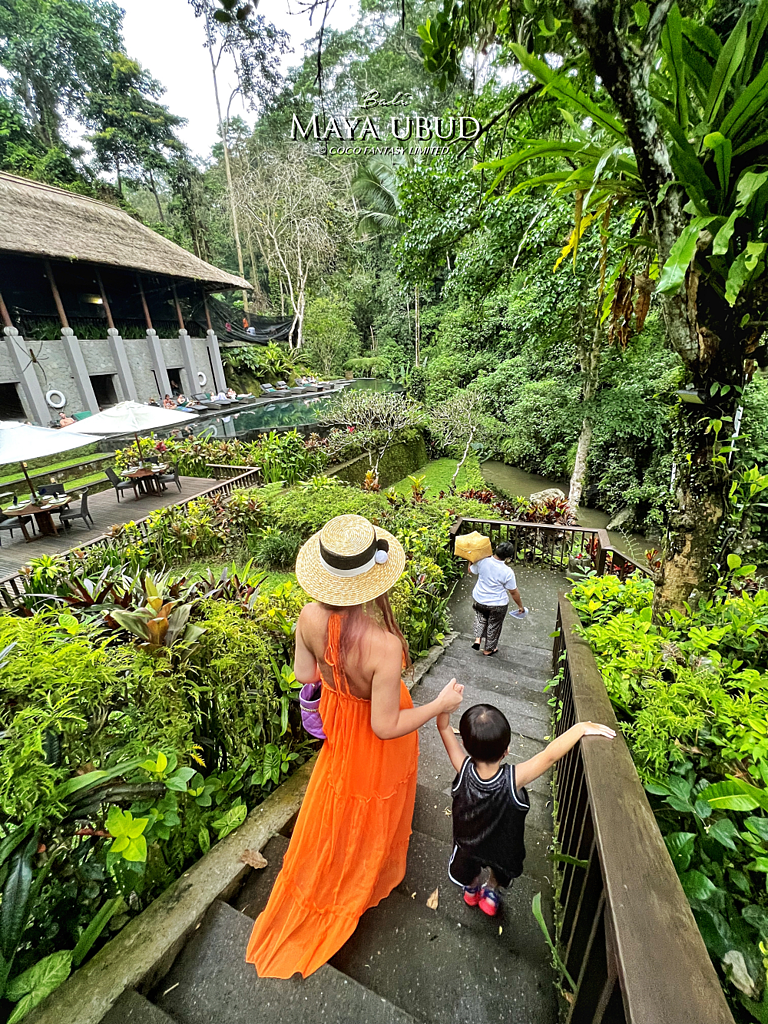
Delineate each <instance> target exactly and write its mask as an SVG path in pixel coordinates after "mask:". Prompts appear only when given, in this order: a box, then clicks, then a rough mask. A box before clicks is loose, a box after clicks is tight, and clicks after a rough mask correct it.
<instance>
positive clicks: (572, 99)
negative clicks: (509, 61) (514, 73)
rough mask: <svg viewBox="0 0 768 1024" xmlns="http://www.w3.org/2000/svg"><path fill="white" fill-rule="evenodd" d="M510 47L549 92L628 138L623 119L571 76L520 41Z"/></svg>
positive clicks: (596, 121) (611, 131)
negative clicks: (599, 103) (540, 58)
mask: <svg viewBox="0 0 768 1024" xmlns="http://www.w3.org/2000/svg"><path fill="white" fill-rule="evenodd" d="M510 49H511V50H512V52H513V53H514V55H515V57H517V60H518V62H519V63H520V65H521V67H523V68H524V69H525V70H526V71H527V72H528V73H529V74H531V75H533V77H534V78H535V79H536V80H537V81H538V82H541V83H542V85H545V86H546V91H547V92H549V93H550V94H551V95H553V96H557V97H559V98H560V99H562V100H565V101H566V103H567V105H568V106H569V107H571V108H574V107H575V108H576V109H577V110H579V111H580V112H581V113H582V114H583V115H584V116H585V117H589V118H591V119H592V121H593V122H594V124H596V125H597V126H598V127H600V128H603V129H604V130H605V131H607V132H610V133H611V135H614V136H615V137H616V138H617V139H625V138H626V132H625V131H624V126H623V125H622V123H621V121H619V120H618V119H617V118H615V117H614V116H613V115H612V114H609V113H608V112H607V111H605V110H603V108H602V107H600V106H598V104H597V103H594V102H593V101H592V100H591V99H590V98H589V97H588V96H587V95H586V94H585V93H583V92H582V91H581V90H580V89H577V88H576V87H575V86H574V84H573V82H572V81H571V80H570V79H569V78H567V77H566V76H565V75H563V74H560V73H558V72H556V71H553V70H552V69H551V68H550V67H549V65H547V64H545V63H544V61H542V60H539V59H538V57H534V56H533V54H531V53H528V51H527V50H526V49H525V47H524V46H520V45H519V44H518V43H511V44H510Z"/></svg>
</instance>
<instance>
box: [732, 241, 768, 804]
mask: <svg viewBox="0 0 768 1024" xmlns="http://www.w3.org/2000/svg"><path fill="white" fill-rule="evenodd" d="M765 249H766V243H765V242H747V247H746V249H745V250H744V252H742V253H739V255H738V256H737V257H736V259H735V260H734V261H733V263H732V264H731V266H730V269H729V270H728V278H727V280H726V282H725V298H726V301H727V302H728V304H729V305H731V306H735V305H736V300H737V299H738V297H739V294H740V293H741V292H742V290H743V289H744V287H745V285H746V284H747V283H748V282H749V280H750V278H751V277H752V275H753V274H754V272H755V271H756V270H757V268H758V266H759V264H760V263H761V262H762V259H763V254H764V253H765ZM747 809H748V808H747Z"/></svg>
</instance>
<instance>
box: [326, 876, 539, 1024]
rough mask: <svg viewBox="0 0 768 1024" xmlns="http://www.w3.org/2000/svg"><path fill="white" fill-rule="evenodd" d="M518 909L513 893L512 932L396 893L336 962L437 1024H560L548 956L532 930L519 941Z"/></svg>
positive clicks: (476, 914) (452, 896)
mask: <svg viewBox="0 0 768 1024" xmlns="http://www.w3.org/2000/svg"><path fill="white" fill-rule="evenodd" d="M447 884H448V885H450V883H447ZM450 888H451V890H453V891H452V892H450V891H449V890H448V889H447V888H441V892H442V893H443V899H444V901H445V902H449V901H450V902H451V905H453V903H454V902H457V901H460V900H461V894H460V891H459V890H458V888H456V887H454V886H452V885H451V886H450ZM527 895H528V894H526V898H527ZM531 898H532V897H531ZM513 905H514V889H513V890H511V895H510V901H509V906H510V914H511V915H513V916H511V917H510V925H509V926H508V929H505V926H504V921H505V920H506V918H488V917H485V915H484V914H483V913H482V911H480V910H478V908H474V911H473V912H472V915H473V916H471V917H470V916H469V911H470V908H467V912H468V916H467V918H466V920H465V921H462V920H458V919H457V918H456V917H454V916H452V915H450V914H446V913H445V912H444V911H443V912H442V913H441V912H440V911H439V907H438V911H434V910H430V909H429V908H428V907H426V905H424V904H420V903H417V902H416V900H413V899H410V898H409V897H408V896H403V895H401V894H400V893H398V892H394V893H392V895H391V896H389V898H388V899H386V900H384V901H383V902H382V903H380V904H379V906H378V907H374V908H373V909H372V910H369V911H368V912H367V913H366V914H364V915H363V917H362V918H361V919H360V923H359V924H358V927H357V930H356V932H355V934H354V936H353V937H352V938H351V939H350V940H349V942H347V943H346V945H345V946H344V947H343V948H342V949H341V950H340V951H339V952H338V953H337V954H336V956H335V957H334V958H333V960H332V961H331V963H332V964H333V966H334V967H336V968H338V969H339V970H342V971H343V972H344V973H345V974H347V975H349V976H350V977H352V978H355V979H356V980H357V981H359V982H360V984H362V985H365V986H366V987H367V988H368V989H371V990H372V991H374V992H376V993H377V994H378V995H380V996H382V997H384V998H385V999H387V1000H388V1001H389V1002H390V1003H394V1004H396V1005H397V1006H401V1007H403V1009H405V1010H406V1011H408V1012H409V1013H411V1014H412V1015H413V1016H414V1017H417V1018H419V1019H421V1020H425V1021H429V1022H430V1024H455V1022H457V1021H460V1022H464V1021H471V1022H472V1024H492V1022H493V1024H496V1022H498V1024H501V1022H503V1024H555V1021H556V1020H557V1010H556V1004H555V994H554V989H553V987H552V983H551V976H552V972H551V966H550V957H549V950H548V948H547V946H546V943H545V942H544V938H543V936H542V935H541V932H539V933H538V938H537V937H536V935H535V934H534V929H533V928H528V927H527V926H526V927H525V929H524V934H521V935H519V936H518V935H516V934H515V922H516V921H518V920H519V921H522V919H523V918H522V913H523V910H522V906H520V908H519V909H520V912H521V915H520V917H519V918H518V914H517V909H518V908H516V909H515V910H514V911H513V910H512V907H513ZM528 907H529V908H530V901H529V902H528ZM456 912H457V914H458V913H460V912H461V908H460V907H459V908H457V911H456ZM534 925H535V922H534ZM499 929H501V933H500V931H499ZM507 930H508V932H510V933H512V934H511V935H510V934H507V935H506V936H505V934H504V932H505V931H507ZM521 931H522V928H521ZM510 943H512V944H513V945H514V947H515V953H514V955H510Z"/></svg>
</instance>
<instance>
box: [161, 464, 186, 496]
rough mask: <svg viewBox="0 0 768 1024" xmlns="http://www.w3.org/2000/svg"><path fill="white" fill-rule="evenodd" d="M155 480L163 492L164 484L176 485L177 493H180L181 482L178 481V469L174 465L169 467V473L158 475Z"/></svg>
mask: <svg viewBox="0 0 768 1024" xmlns="http://www.w3.org/2000/svg"><path fill="white" fill-rule="evenodd" d="M155 479H156V480H157V482H158V483H159V484H161V485H162V487H163V490H165V485H166V484H176V486H177V487H178V488H179V491H181V480H179V467H178V466H177V465H175V464H174V465H172V466H171V471H170V473H160V474H159V476H156V477H155Z"/></svg>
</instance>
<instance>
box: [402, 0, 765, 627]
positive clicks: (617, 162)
mask: <svg viewBox="0 0 768 1024" xmlns="http://www.w3.org/2000/svg"><path fill="white" fill-rule="evenodd" d="M467 6H468V5H466V4H457V5H454V6H453V7H452V8H451V10H450V11H449V12H444V14H443V15H442V17H441V18H439V19H438V20H437V21H436V22H435V23H434V26H433V25H432V23H428V24H427V25H426V26H424V27H423V28H422V29H421V30H420V32H421V35H422V39H423V40H424V51H425V54H426V57H427V60H428V61H431V62H432V65H433V66H434V67H435V68H436V69H437V68H438V67H440V68H441V69H442V73H449V72H451V71H455V70H456V69H457V67H458V65H457V61H458V59H459V57H458V55H459V53H460V47H461V45H462V42H461V41H462V40H464V41H465V42H466V39H467V37H468V36H470V37H471V36H473V35H474V33H475V32H476V31H477V30H478V26H480V25H485V26H490V25H493V23H494V22H495V26H494V27H493V28H492V29H491V31H492V32H493V31H496V32H498V33H500V35H501V36H502V37H504V38H505V40H506V41H508V42H509V47H510V50H511V52H513V53H514V55H515V57H516V58H517V60H518V61H519V62H520V64H521V66H522V67H523V68H524V70H525V71H526V72H527V73H528V75H529V76H530V78H531V80H532V82H533V84H532V86H531V88H530V89H529V90H528V91H527V92H526V93H525V94H523V95H521V97H519V98H518V99H517V100H516V101H513V103H512V105H511V106H510V108H509V109H510V111H514V110H519V109H523V108H524V106H525V103H526V102H527V101H529V100H530V99H531V98H532V97H533V96H535V95H537V94H544V93H545V94H546V95H547V96H548V97H553V98H554V99H555V100H556V101H557V102H558V104H559V106H560V107H561V109H562V110H563V111H564V118H565V121H566V126H567V137H566V138H565V139H563V138H562V137H561V138H547V139H536V138H533V139H525V140H522V141H521V143H520V144H519V145H518V146H516V147H515V149H514V150H513V151H512V152H511V153H510V154H509V155H506V156H502V157H500V158H499V159H498V160H495V161H487V162H486V163H485V165H484V166H485V169H486V170H491V171H494V172H495V173H496V181H495V184H496V185H498V184H500V183H501V182H502V181H503V180H504V179H505V178H506V177H507V176H508V175H509V174H511V173H512V172H514V171H515V170H516V169H517V168H519V167H521V166H523V165H525V164H527V163H528V162H530V161H536V162H538V164H539V166H538V167H537V170H536V173H535V175H534V176H533V177H530V178H528V179H527V180H526V181H525V182H521V183H519V184H517V185H516V186H515V188H516V189H520V188H531V187H535V186H539V185H547V184H554V185H555V187H556V188H557V189H558V190H559V191H564V190H565V191H569V192H573V193H575V195H576V216H575V227H574V229H573V232H572V234H571V238H570V240H569V242H568V244H567V246H566V248H565V251H564V255H566V254H568V253H573V254H574V256H575V254H576V251H577V249H578V245H579V241H580V239H581V237H582V235H583V233H584V231H585V230H586V229H587V228H588V227H589V225H590V224H593V223H594V224H598V225H602V226H603V228H604V230H607V228H608V225H610V223H611V219H612V218H613V217H614V215H615V211H616V210H617V209H618V208H620V207H622V206H625V207H628V208H629V209H634V210H635V211H636V212H635V213H634V214H633V215H632V216H633V217H634V219H635V220H636V228H635V232H634V237H633V238H632V239H631V240H630V245H629V247H628V249H627V253H626V257H625V259H624V261H623V262H622V263H621V264H620V265H619V267H618V268H617V271H616V273H615V275H614V277H615V280H614V282H613V287H612V289H611V291H610V292H609V293H607V297H606V301H607V302H608V304H609V307H610V308H609V310H608V312H609V314H610V317H611V327H610V331H611V332H612V333H613V335H614V337H615V338H616V340H617V341H619V342H621V340H622V339H623V338H625V337H626V336H627V334H628V331H629V328H630V323H631V320H632V317H633V316H639V318H641V319H642V317H643V316H644V314H645V311H646V310H647V308H648V303H649V299H650V293H651V290H652V289H653V283H652V282H653V279H654V277H655V276H656V275H657V274H658V272H659V271H661V274H660V276H659V277H658V281H657V284H656V288H655V290H656V293H657V294H658V296H659V300H660V304H661V308H662V311H663V315H664V320H665V329H666V338H667V342H668V344H669V345H670V347H671V348H672V349H674V351H675V352H676V353H677V354H678V355H679V357H680V359H681V360H682V362H683V365H684V366H685V369H686V383H687V392H686V393H685V394H684V395H683V396H682V397H683V399H684V400H683V402H682V404H681V405H680V408H679V411H678V417H679V420H678V430H677V450H678V455H677V460H676V461H677V472H678V476H677V480H676V488H675V494H676V508H675V509H674V511H673V512H672V513H671V516H670V524H669V526H670V546H669V552H668V555H667V557H666V559H665V562H664V565H663V567H662V571H661V574H660V580H659V584H658V589H657V602H656V606H657V610H658V611H659V612H661V611H663V610H664V609H667V608H670V607H681V606H682V603H683V602H684V601H685V600H686V598H687V597H688V595H689V594H690V591H691V589H693V587H694V586H706V585H708V584H710V583H711V582H712V580H711V579H710V565H711V563H712V561H713V555H714V553H715V549H716V545H717V537H718V534H719V531H720V528H721V525H722V522H723V518H724V515H725V502H726V491H727V486H728V484H727V480H728V464H727V459H726V455H727V453H728V451H729V450H730V448H731V447H732V441H731V438H732V435H733V433H734V426H733V424H734V419H735V413H736V409H737V406H738V405H739V403H740V396H741V394H742V391H743V388H744V385H745V383H746V380H747V379H748V378H749V376H750V374H751V371H752V366H753V362H752V360H753V358H754V355H755V353H756V351H757V349H758V346H759V343H760V336H761V331H762V329H761V328H760V326H759V325H760V324H761V323H762V321H763V319H764V316H763V311H762V307H763V304H764V288H763V286H762V280H763V270H764V266H765V259H764V256H765V249H766V246H767V245H768V241H766V237H765V235H766V229H767V227H768V223H767V222H766V209H767V205H766V202H765V196H766V194H768V171H764V170H763V154H762V147H763V144H764V135H765V127H766V118H768V114H766V109H767V108H766V104H765V103H764V95H763V93H764V90H765V88H766V76H767V75H768V71H767V70H766V66H765V63H764V47H763V36H764V32H765V29H766V22H767V20H768V19H767V17H766V11H768V7H766V4H765V2H761V3H758V4H756V5H755V6H749V7H746V8H744V9H743V11H742V12H741V16H740V18H739V19H738V21H737V23H736V24H735V26H734V27H733V28H732V30H731V31H730V32H729V34H728V35H727V36H726V35H725V34H724V33H723V34H718V30H717V29H718V26H714V27H713V25H707V24H702V23H701V20H697V19H696V18H687V17H683V16H682V14H681V11H680V9H679V8H678V6H677V5H676V4H672V3H671V2H670V0H664V2H662V3H659V4H657V5H656V6H655V7H654V8H653V10H650V9H649V8H648V6H647V5H641V6H637V5H636V6H635V7H634V8H633V10H632V13H631V14H630V13H629V12H624V13H623V14H622V16H621V17H619V18H617V10H618V9H614V7H612V6H611V5H609V4H608V3H607V2H605V0H585V2H583V3H582V2H577V0H574V2H567V3H565V4H564V5H563V8H562V18H560V17H556V16H555V14H554V12H553V11H549V12H548V14H547V17H546V18H545V19H544V20H543V21H542V22H541V23H540V24H543V25H545V26H546V28H545V29H542V32H541V33H540V34H537V33H529V32H527V31H526V34H527V35H528V38H529V39H532V38H533V37H535V43H536V45H537V47H538V48H539V52H543V51H544V50H547V49H549V50H550V52H551V47H552V46H553V45H554V40H553V39H549V41H548V42H547V41H546V40H543V39H542V35H543V36H544V37H549V36H553V37H555V38H556V40H557V45H558V46H560V47H562V52H564V53H567V54H568V57H569V63H568V64H567V65H566V67H565V68H564V69H559V70H553V68H552V67H551V66H550V65H549V64H548V63H547V62H546V61H545V60H543V59H541V58H540V57H538V56H535V55H534V54H533V53H531V52H529V51H528V50H527V49H526V48H525V47H524V46H522V45H519V43H518V42H516V41H514V34H515V32H516V30H517V22H518V19H517V18H516V17H508V16H507V12H506V8H504V7H503V5H499V3H498V2H497V0H491V2H490V3H488V4H486V5H484V6H483V8H482V10H481V11H478V12H476V13H475V16H474V18H469V16H468V12H467ZM533 6H534V8H535V4H534V5H533ZM558 13H559V12H558ZM438 26H440V27H438ZM571 32H572V33H573V34H572V35H569V33H571ZM582 57H583V58H586V61H588V63H589V65H591V72H590V71H589V70H588V69H587V68H585V67H584V66H583V65H584V61H582V66H581V71H582V74H583V76H584V77H583V79H582V80H583V81H585V87H584V88H580V86H579V83H578V81H574V79H573V76H572V74H571V67H572V64H571V62H570V61H571V60H572V59H575V60H576V61H577V62H578V60H579V58H582ZM591 73H594V75H597V76H599V80H600V83H601V87H600V89H599V90H598V92H597V94H596V95H595V98H593V96H592V95H590V93H591V92H592V91H593V90H592V82H591V81H590V77H591ZM605 272H606V265H605V260H603V261H602V263H601V268H600V274H601V277H602V275H604V274H605ZM690 452H700V453H706V457H701V458H696V459H689V458H688V457H687V455H688V453H690Z"/></svg>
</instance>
